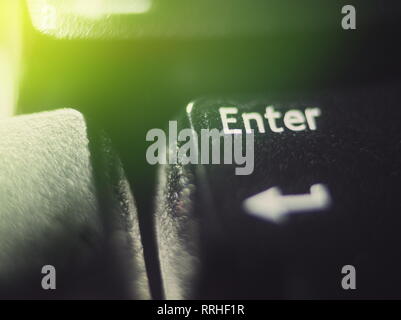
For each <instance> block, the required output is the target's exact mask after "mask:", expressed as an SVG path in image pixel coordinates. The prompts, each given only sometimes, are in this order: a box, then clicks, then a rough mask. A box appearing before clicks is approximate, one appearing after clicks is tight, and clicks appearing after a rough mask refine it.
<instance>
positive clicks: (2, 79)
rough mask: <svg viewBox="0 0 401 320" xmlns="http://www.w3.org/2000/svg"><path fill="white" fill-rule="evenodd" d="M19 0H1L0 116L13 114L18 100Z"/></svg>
mask: <svg viewBox="0 0 401 320" xmlns="http://www.w3.org/2000/svg"><path fill="white" fill-rule="evenodd" d="M21 23H22V20H21V6H20V1H19V0H15V1H14V0H13V1H11V0H0V117H2V116H9V115H12V114H13V112H14V110H15V106H16V101H17V95H18V80H19V75H20V74H19V72H20V56H21V48H22V42H21Z"/></svg>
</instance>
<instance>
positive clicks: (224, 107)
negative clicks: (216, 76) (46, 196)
mask: <svg viewBox="0 0 401 320" xmlns="http://www.w3.org/2000/svg"><path fill="white" fill-rule="evenodd" d="M399 92H400V86H399V85H387V86H381V87H365V88H360V89H352V90H351V89H349V90H345V89H344V90H336V91H327V92H320V93H309V94H308V93H303V94H300V93H288V94H285V95H282V94H276V95H273V94H271V95H265V96H263V97H258V96H253V97H241V98H235V97H231V98H214V99H213V98H208V99H200V100H196V101H195V102H193V103H191V104H190V105H189V106H188V107H187V108H186V111H185V112H183V114H182V117H181V120H180V121H179V124H178V129H177V130H178V137H180V132H181V130H182V129H184V128H190V129H193V130H194V132H195V133H194V134H192V135H189V136H191V137H192V139H194V141H195V142H194V143H193V149H192V150H195V151H194V154H195V155H196V156H194V157H193V158H191V159H192V160H193V161H192V162H191V164H182V163H180V161H181V160H182V157H181V160H180V157H179V156H178V159H177V164H167V165H162V166H161V169H160V172H159V193H158V198H157V201H156V204H157V206H158V209H157V212H156V221H157V234H158V241H159V248H160V261H161V269H162V275H163V280H164V288H165V292H166V296H167V298H308V299H309V298H361V297H365V298H366V297H369V298H372V297H373V298H382V297H400V296H401V290H400V288H401V277H400V273H399V271H398V270H399V268H400V266H401V246H400V243H401V242H400V240H401V233H400V232H399V230H400V226H401V217H400V216H399V213H400V212H401V211H400V202H399V193H400V176H401V172H400V169H399V166H400V160H401V153H400V151H401V149H400V141H401V140H400V139H401V136H400V132H399V119H400V115H401V113H400V108H399V106H398V104H399V100H400V94H399ZM172 128H174V127H173V126H171V125H170V131H168V132H170V135H171V134H172V133H171V132H172ZM203 129H209V130H210V129H218V130H219V131H221V130H223V131H224V132H225V134H224V135H223V137H222V138H221V139H220V142H221V145H220V148H217V149H218V150H220V151H221V153H220V157H217V159H220V164H212V161H213V159H212V153H210V154H209V161H206V160H207V158H206V159H203V160H202V158H201V157H202V156H203V154H202V150H206V149H208V148H207V147H206V148H205V149H202V145H203V143H204V142H202V137H201V136H202V130H203ZM252 130H253V132H254V159H252V157H251V156H250V154H251V152H249V154H248V156H247V157H246V158H247V161H237V160H241V159H242V160H243V158H240V157H237V158H235V157H234V156H233V157H231V161H232V164H224V163H223V160H224V157H223V151H224V150H225V146H224V144H223V139H224V138H226V137H227V136H230V137H232V138H233V141H235V138H234V137H235V136H237V137H240V138H241V139H240V140H239V141H240V142H241V141H242V146H243V147H244V148H245V146H246V145H245V143H246V140H245V137H246V136H250V135H251V132H252ZM184 133H185V132H184ZM240 133H242V135H240ZM194 137H197V138H196V139H195V138H194ZM181 140H182V141H180V142H179V143H178V147H177V148H175V147H174V144H173V145H171V144H170V145H169V148H168V152H167V154H174V153H175V152H176V151H177V149H178V151H180V150H181V153H178V154H181V156H182V155H183V154H186V155H190V153H183V151H182V149H181V148H183V147H184V146H187V147H188V144H187V143H188V141H190V138H189V137H188V136H187V137H186V138H185V135H182V136H181ZM209 141H212V140H209ZM213 141H215V140H213ZM206 146H209V151H210V152H212V149H213V148H212V147H211V145H208V144H207V143H206ZM231 146H233V148H234V147H235V144H234V145H231ZM188 150H189V149H188V148H187V149H186V151H187V152H188ZM234 151H235V149H234ZM242 151H243V155H244V156H245V155H246V154H247V152H248V151H249V150H245V149H242ZM234 153H235V152H232V154H234ZM217 159H215V162H214V163H218V161H216V160H217ZM227 159H230V157H228V158H227ZM202 163H203V164H202ZM226 163H227V162H226ZM246 167H247V169H246V170H244V168H246ZM241 168H242V169H243V170H242V171H241V170H240V171H238V170H237V169H241ZM348 265H351V266H353V267H354V268H355V270H356V289H355V290H353V288H349V287H348V286H351V287H352V286H353V284H352V283H351V284H350V283H348V282H346V283H345V288H344V287H343V284H342V280H343V278H344V277H345V276H346V274H343V273H342V270H343V268H344V266H348ZM344 270H347V268H345V269H344ZM378 275H380V277H378ZM347 281H348V280H347Z"/></svg>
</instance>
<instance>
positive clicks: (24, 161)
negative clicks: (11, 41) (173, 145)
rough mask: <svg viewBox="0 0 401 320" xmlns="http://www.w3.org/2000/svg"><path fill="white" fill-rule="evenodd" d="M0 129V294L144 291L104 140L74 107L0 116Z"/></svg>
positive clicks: (135, 235)
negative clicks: (13, 116) (16, 115)
mask: <svg viewBox="0 0 401 320" xmlns="http://www.w3.org/2000/svg"><path fill="white" fill-rule="evenodd" d="M0 135H1V140H0V154H1V157H0V181H1V183H0V217H1V223H0V260H1V268H0V297H1V298H34V299H37V298H50V299H56V298H57V299H60V298H62V299H64V298H75V299H76V298H142V299H145V298H149V289H148V284H147V277H146V272H145V266H144V261H143V254H142V245H141V241H140V234H139V227H138V222H137V212H136V208H135V204H134V199H133V197H132V194H131V192H130V189H129V186H128V182H127V180H126V178H125V176H124V172H123V169H122V166H121V163H120V162H119V160H118V158H117V157H116V155H115V154H114V153H113V150H112V148H111V146H110V143H109V141H108V139H107V138H105V137H104V136H103V135H101V134H98V133H96V130H94V129H93V128H92V127H90V128H88V126H87V124H86V121H85V120H84V118H83V117H82V115H81V114H80V113H78V112H77V111H74V110H60V111H55V112H48V113H41V114H35V115H29V116H20V117H15V118H8V119H2V120H0ZM46 266H51V268H53V267H54V268H55V277H53V275H54V273H53V271H54V270H53V271H51V270H50V269H49V267H46ZM42 271H43V273H42ZM47 275H49V276H51V278H45V277H46V276H47ZM43 281H44V282H43ZM53 289H55V290H53Z"/></svg>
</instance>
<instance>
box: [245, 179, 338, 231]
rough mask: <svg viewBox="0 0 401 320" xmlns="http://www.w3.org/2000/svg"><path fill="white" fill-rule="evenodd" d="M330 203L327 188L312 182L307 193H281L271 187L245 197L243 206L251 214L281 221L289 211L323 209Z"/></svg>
mask: <svg viewBox="0 0 401 320" xmlns="http://www.w3.org/2000/svg"><path fill="white" fill-rule="evenodd" d="M330 204H331V198H330V194H329V192H328V190H327V188H326V187H325V186H324V185H322V184H314V185H313V186H311V188H310V193H309V194H299V195H282V194H281V191H280V189H279V188H277V187H273V188H270V189H268V190H266V191H263V192H261V193H258V194H256V195H254V196H252V197H250V198H248V199H246V200H245V201H244V203H243V206H244V208H245V210H246V211H247V212H248V213H249V214H251V215H254V216H257V217H259V218H263V219H266V220H268V221H271V222H274V223H281V222H282V221H283V220H284V218H285V217H286V216H287V215H288V214H290V213H296V212H305V211H319V210H324V209H327V208H328V207H329V206H330Z"/></svg>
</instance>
